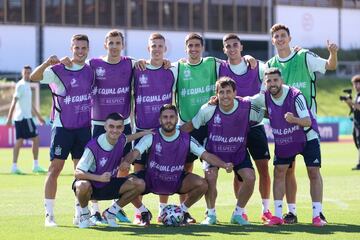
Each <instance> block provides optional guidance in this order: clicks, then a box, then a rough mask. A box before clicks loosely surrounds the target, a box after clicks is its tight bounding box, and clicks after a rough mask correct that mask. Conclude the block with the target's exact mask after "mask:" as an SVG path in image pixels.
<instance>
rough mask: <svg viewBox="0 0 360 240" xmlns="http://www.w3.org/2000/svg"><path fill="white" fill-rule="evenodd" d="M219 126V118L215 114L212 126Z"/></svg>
mask: <svg viewBox="0 0 360 240" xmlns="http://www.w3.org/2000/svg"><path fill="white" fill-rule="evenodd" d="M220 124H221V117H220V115H219V114H218V113H217V114H216V115H215V117H214V125H220Z"/></svg>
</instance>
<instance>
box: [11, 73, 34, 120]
mask: <svg viewBox="0 0 360 240" xmlns="http://www.w3.org/2000/svg"><path fill="white" fill-rule="evenodd" d="M14 98H16V99H17V102H16V105H15V113H14V121H21V120H22V119H27V118H32V113H31V110H32V92H31V87H30V82H27V81H25V80H24V79H21V80H20V81H19V82H17V83H16V86H15V92H14Z"/></svg>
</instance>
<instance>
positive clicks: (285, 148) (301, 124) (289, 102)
mask: <svg viewBox="0 0 360 240" xmlns="http://www.w3.org/2000/svg"><path fill="white" fill-rule="evenodd" d="M264 82H265V86H266V92H265V93H264V94H258V95H257V96H255V97H254V98H253V100H252V102H253V103H254V104H257V105H258V106H260V107H266V110H267V112H268V115H269V120H270V126H271V128H272V132H273V134H274V141H275V158H274V167H275V168H274V182H273V195H274V206H275V212H274V213H275V216H273V217H272V218H271V219H270V220H268V221H267V222H266V223H265V224H266V225H268V226H272V225H282V224H283V223H284V220H283V218H282V206H283V197H284V194H285V176H286V172H287V170H288V168H289V167H290V166H291V164H292V163H293V162H294V161H295V157H296V156H297V155H298V154H301V155H302V156H303V157H304V161H305V165H306V170H307V174H308V177H309V180H310V195H311V200H312V210H313V218H312V224H313V225H314V226H317V227H321V226H324V225H326V224H327V222H326V220H324V217H323V215H322V199H323V181H322V177H321V174H320V167H321V153H320V141H319V130H318V126H317V122H316V119H315V118H314V117H313V114H312V112H311V111H310V108H309V107H308V106H307V103H306V100H305V97H304V95H302V93H301V91H300V90H298V89H296V88H294V87H289V86H287V85H283V80H282V75H281V72H280V70H279V69H278V68H269V69H267V70H266V71H265V78H264Z"/></svg>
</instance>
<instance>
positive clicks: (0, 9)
mask: <svg viewBox="0 0 360 240" xmlns="http://www.w3.org/2000/svg"><path fill="white" fill-rule="evenodd" d="M3 21H4V0H0V22H3Z"/></svg>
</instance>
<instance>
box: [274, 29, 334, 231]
mask: <svg viewBox="0 0 360 240" xmlns="http://www.w3.org/2000/svg"><path fill="white" fill-rule="evenodd" d="M270 33H271V37H272V44H273V45H274V46H275V47H276V50H277V53H278V54H277V55H275V56H274V57H273V58H271V59H270V60H269V61H268V66H269V67H277V68H279V69H280V71H281V73H282V76H283V81H284V83H285V84H287V85H289V86H292V87H296V88H298V89H299V90H300V91H301V92H302V94H303V95H304V97H305V99H306V102H307V104H308V106H309V107H310V109H311V111H312V113H313V116H314V117H315V118H316V84H315V83H316V75H315V73H316V72H320V73H325V72H326V70H335V69H336V65H337V51H338V47H337V46H336V44H334V43H330V42H329V41H328V42H327V48H328V51H329V58H328V59H323V58H320V57H319V56H317V55H316V54H314V53H312V52H310V51H309V50H307V49H302V50H300V51H294V50H293V49H291V48H290V45H289V44H290V41H291V36H290V30H289V28H288V27H287V26H285V25H282V24H275V25H274V26H272V27H271V29H270ZM296 191H297V185H296V179H295V161H294V162H292V164H291V167H290V168H289V169H288V170H287V174H286V199H287V203H288V211H289V212H288V213H287V214H285V215H284V221H285V222H286V223H288V224H291V223H296V222H297V214H296V204H295V202H296Z"/></svg>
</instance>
